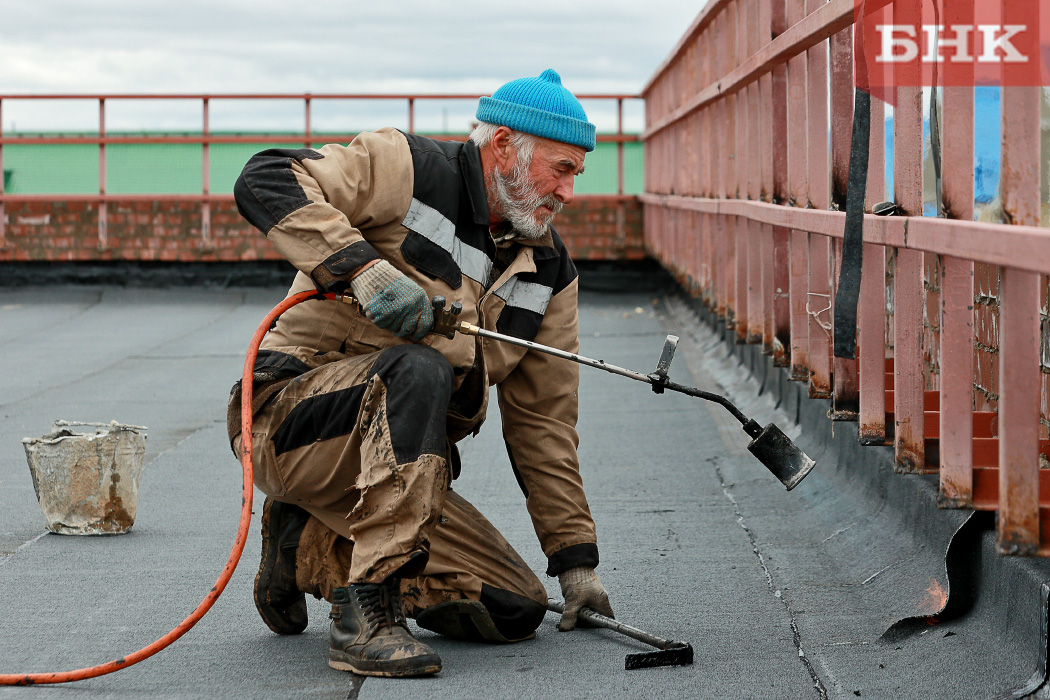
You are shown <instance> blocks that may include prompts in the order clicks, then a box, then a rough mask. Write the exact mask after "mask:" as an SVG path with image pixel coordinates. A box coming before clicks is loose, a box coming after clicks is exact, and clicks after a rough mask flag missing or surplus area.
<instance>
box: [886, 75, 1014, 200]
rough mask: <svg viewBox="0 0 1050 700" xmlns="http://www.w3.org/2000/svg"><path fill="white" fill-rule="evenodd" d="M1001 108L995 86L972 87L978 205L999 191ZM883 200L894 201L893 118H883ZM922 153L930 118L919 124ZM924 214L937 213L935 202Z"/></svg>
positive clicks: (925, 152)
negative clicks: (884, 190)
mask: <svg viewBox="0 0 1050 700" xmlns="http://www.w3.org/2000/svg"><path fill="white" fill-rule="evenodd" d="M1000 116H1001V115H1000V107H999V88H998V87H988V86H984V87H981V86H979V87H977V88H975V89H974V120H973V122H974V123H973V132H974V150H973V160H974V163H973V178H974V183H973V199H974V202H975V203H977V204H987V203H988V202H991V201H992V200H993V199H995V196H996V194H997V193H998V190H999V164H1000V153H1001V143H1000V138H999V136H1000ZM885 136H886V199H888V200H893V117H892V116H891V117H888V118H887V119H886V134H885ZM922 140H923V144H924V146H923V148H924V155H928V154H929V143H930V121H929V119H924V120H923V124H922ZM923 213H924V214H925V215H926V216H936V211H934V205H933V203H931V202H927V203H926V205H925V207H924V212H923Z"/></svg>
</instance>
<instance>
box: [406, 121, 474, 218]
mask: <svg viewBox="0 0 1050 700" xmlns="http://www.w3.org/2000/svg"><path fill="white" fill-rule="evenodd" d="M405 138H406V139H407V140H408V147H409V149H410V150H411V152H412V169H413V171H414V172H415V177H416V181H415V183H414V184H413V187H412V196H413V197H414V198H416V199H418V200H419V201H421V202H423V203H424V204H426V205H427V206H429V207H432V208H434V209H437V210H438V211H439V212H441V214H442V216H444V217H445V218H446V219H448V220H450V221H455V220H456V219H457V217H458V214H459V194H460V189H461V183H462V176H461V174H460V171H459V152H460V150H461V149H462V148H463V144H462V143H461V142H459V141H437V140H435V139H428V138H426V137H425V136H417V135H416V134H405Z"/></svg>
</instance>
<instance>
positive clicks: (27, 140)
mask: <svg viewBox="0 0 1050 700" xmlns="http://www.w3.org/2000/svg"><path fill="white" fill-rule="evenodd" d="M478 97H479V95H476V94H427V95H417V94H390V95H383V94H156V95H135V94H106V95H92V94H83V95H45V94H39V95H0V173H2V172H3V163H4V159H3V148H4V146H15V145H56V144H63V145H68V144H94V145H97V146H98V183H99V187H98V193H97V194H6V193H5V192H4V182H3V178H2V177H0V246H3V245H4V244H5V241H6V230H5V229H6V217H5V203H7V202H12V203H14V202H40V201H48V202H56V201H65V202H85V201H86V202H93V203H97V205H98V239H99V246H100V247H105V245H106V231H107V217H106V214H107V211H106V205H107V204H108V203H111V202H115V201H120V202H134V201H143V200H148V201H151V202H187V201H191V202H199V203H200V207H201V237H202V239H203V240H204V241H205V242H207V240H208V238H209V231H210V229H211V205H212V204H213V203H214V202H226V201H232V199H233V197H232V195H229V194H213V193H211V192H210V154H209V146H210V145H212V144H219V143H223V144H227V143H258V144H267V143H274V144H278V143H280V144H286V143H289V142H293V143H302V144H303V145H305V146H307V147H310V146H313V145H314V144H315V143H316V142H317V139H318V138H324V139H325V140H326V141H329V142H349V141H350V140H352V139H353V138H354V136H356V133H345V134H338V133H336V134H333V133H328V132H325V133H324V134H323V135H316V134H315V133H314V132H313V128H312V127H313V107H314V102H315V101H316V100H329V101H330V100H373V101H376V100H378V101H391V100H393V101H405V102H407V115H408V130H409V131H414V130H415V121H416V102H417V101H419V100H477V99H478ZM578 97H579V98H580V99H581V100H611V101H615V103H616V114H617V117H616V124H617V128H616V133H614V134H599V135H598V137H597V138H598V141H600V142H614V143H616V144H617V168H618V174H617V182H618V188H617V193H616V195H615V197H616V198H619V199H621V200H622V199H623V198H624V197H625V195H624V176H623V173H624V152H623V144H624V143H626V142H634V141H638V136H637V135H635V134H627V133H624V113H623V105H624V101H625V100H637V99H638V96H637V95H622V94H580V95H578ZM15 100H30V101H40V100H63V101H66V100H94V101H97V103H98V133H97V134H93V135H83V134H80V135H53V136H5V135H4V132H3V121H2V115H3V106H4V103H5V102H7V103H10V102H12V101H15ZM120 100H134V101H143V100H147V101H158V100H159V101H172V100H180V101H185V100H199V101H200V103H201V133H200V134H163V133H155V134H144V135H141V136H140V135H126V134H121V135H111V134H108V133H107V132H106V107H107V104H112V103H113V102H116V101H120ZM219 100H223V101H244V100H278V101H281V100H284V101H288V100H291V101H300V102H302V104H303V129H302V131H301V132H300V133H293V134H288V133H281V134H213V133H211V118H210V109H211V106H212V104H213V103H214V102H216V101H219ZM438 138H446V139H458V140H463V139H465V138H466V134H463V135H454V136H439V137H438ZM178 143H182V144H200V146H201V149H202V156H203V157H202V183H203V187H202V191H201V193H200V194H189V195H187V194H127V193H121V194H110V193H108V192H107V191H106V146H108V145H113V144H178ZM621 218H622V215H621Z"/></svg>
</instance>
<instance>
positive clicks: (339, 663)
mask: <svg viewBox="0 0 1050 700" xmlns="http://www.w3.org/2000/svg"><path fill="white" fill-rule="evenodd" d="M329 617H331V618H332V628H331V634H330V646H329V649H328V665H329V666H331V667H332V668H335V669H339V670H340V671H352V672H354V673H358V674H361V675H363V676H392V677H404V676H428V675H430V674H433V673H437V672H438V671H440V670H441V658H440V657H438V655H437V654H436V653H435V652H434V650H433V649H431V648H430V647H428V646H427V645H426V644H423V643H422V642H420V641H419V640H417V639H416V638H415V637H413V636H412V633H411V632H409V631H408V623H407V622H406V620H405V614H404V611H403V610H402V604H401V581H400V579H389V580H387V581H386V582H385V583H372V584H354V583H352V584H350V585H349V586H347V587H345V588H336V589H335V590H334V591H332V612H331V614H330V615H329Z"/></svg>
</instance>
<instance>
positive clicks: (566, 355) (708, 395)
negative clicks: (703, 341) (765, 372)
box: [456, 321, 748, 425]
mask: <svg viewBox="0 0 1050 700" xmlns="http://www.w3.org/2000/svg"><path fill="white" fill-rule="evenodd" d="M456 330H458V331H459V332H460V333H466V334H467V335H476V336H480V337H482V338H491V339H493V340H498V341H499V342H501V343H510V344H511V345H517V346H518V347H522V348H528V349H529V350H535V351H536V352H542V353H546V354H547V355H554V356H555V357H561V358H563V359H566V360H571V361H573V362H578V363H579V364H581V365H587V366H588V367H594V368H595V369H601V370H605V371H606V372H612V373H613V374H619V375H620V376H623V377H629V378H630V379H635V380H637V381H639V382H645V383H646V384H653V385H658V386H659V387H661V391H662V390H663V389H670V390H671V391H677V392H679V393H682V394H686V395H688V396H695V397H697V398H701V399H706V400H708V401H714V402H715V403H718V404H721V405H722V406H723V407H725V409H726V410H728V411H729V412H730V413H732V414H733V417H734V418H736V419H737V420H738V421H740V422H741V423H742V424H745V425H746V424H747V422H748V418H747V416H745V415H744V414H743V413H741V412H740V409H738V408H737V407H736V406H734V405H733V403H732V402H731V401H729V399H727V398H726V397H724V396H722V395H720V394H715V393H713V392H710V391H704V390H703V389H695V388H693V387H689V386H683V385H682V384H676V383H675V382H671V381H667V378H666V377H665V378H664V379H663V381H661V382H659V384H657V382H654V381H653V378H652V377H651V376H650V375H648V374H642V373H641V372H635V371H634V370H630V369H625V368H624V367H617V366H616V365H613V364H609V363H608V362H606V361H605V360H593V359H591V358H589V357H584V356H583V355H579V354H577V353H574V352H566V351H565V350H559V349H558V348H552V347H550V346H549V345H541V344H540V343H534V342H532V341H531V340H522V339H521V338H515V337H514V336H511V335H504V334H502V333H496V332H495V331H490V330H486V329H484V328H479V327H478V326H475V325H474V324H472V323H467V322H466V321H460V322H459V323H458V324H457V325H456Z"/></svg>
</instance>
